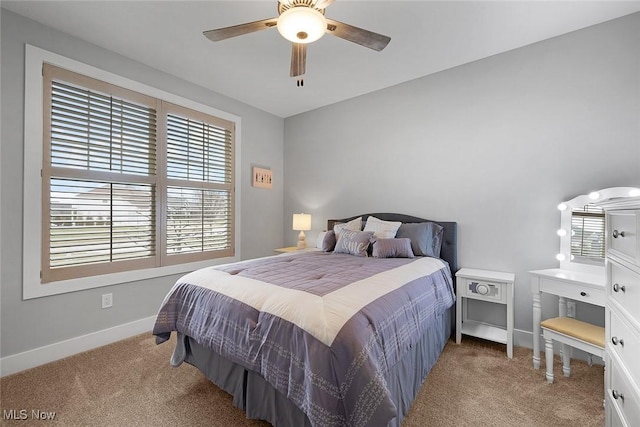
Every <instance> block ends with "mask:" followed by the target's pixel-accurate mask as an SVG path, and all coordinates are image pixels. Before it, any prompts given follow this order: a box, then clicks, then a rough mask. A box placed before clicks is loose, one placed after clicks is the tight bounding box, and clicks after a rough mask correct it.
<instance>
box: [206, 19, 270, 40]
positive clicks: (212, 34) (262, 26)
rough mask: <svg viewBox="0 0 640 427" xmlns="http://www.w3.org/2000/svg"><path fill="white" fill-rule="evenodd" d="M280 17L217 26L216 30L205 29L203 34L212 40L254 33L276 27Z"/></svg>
mask: <svg viewBox="0 0 640 427" xmlns="http://www.w3.org/2000/svg"><path fill="white" fill-rule="evenodd" d="M277 24H278V18H269V19H263V20H261V21H254V22H248V23H246V24H240V25H234V26H232V27H224V28H217V29H215V30H209V31H204V32H203V33H202V34H204V36H205V37H206V38H208V39H209V40H211V41H212V42H218V41H220V40H226V39H230V38H231V37H236V36H241V35H244V34H249V33H253V32H255V31H260V30H266V29H267V28H271V27H275V26H276V25H277Z"/></svg>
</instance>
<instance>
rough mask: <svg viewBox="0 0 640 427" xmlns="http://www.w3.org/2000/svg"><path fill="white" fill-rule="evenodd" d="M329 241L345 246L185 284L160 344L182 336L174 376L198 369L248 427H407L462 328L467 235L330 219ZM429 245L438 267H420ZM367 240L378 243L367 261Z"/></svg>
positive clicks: (435, 224)
mask: <svg viewBox="0 0 640 427" xmlns="http://www.w3.org/2000/svg"><path fill="white" fill-rule="evenodd" d="M359 218H360V222H361V223H362V224H363V225H359V224H360V223H359V222H358V221H359V220H358V219H359ZM398 223H400V224H401V226H400V227H401V228H397V229H396V230H395V231H394V230H393V225H392V226H391V230H388V229H386V228H385V227H389V224H396V225H397V224H398ZM372 227H373V228H372ZM425 227H426V228H427V229H428V230H427V231H426V232H425V231H424V230H425ZM358 228H359V229H358ZM334 229H335V232H334ZM372 229H373V230H374V231H371V230H372ZM327 230H329V231H328V232H326V233H323V237H324V239H323V242H322V245H324V244H325V243H327V242H329V243H331V238H334V239H335V242H334V245H335V247H332V248H324V249H325V250H326V251H323V250H321V249H318V250H315V251H314V250H311V251H297V252H295V253H289V254H281V255H276V256H270V257H265V258H260V259H257V260H248V261H241V262H238V263H233V264H226V265H223V266H215V267H210V268H204V269H201V270H198V271H195V272H192V273H190V274H187V275H185V276H183V277H182V278H181V279H179V280H178V281H177V282H176V284H175V285H174V287H173V288H172V289H171V291H170V292H169V293H168V294H167V296H166V298H165V300H164V301H163V303H162V305H161V307H160V310H159V312H158V316H157V318H156V323H155V325H154V329H153V334H154V335H155V336H156V342H157V343H158V344H160V343H163V342H165V341H167V340H168V339H169V337H170V334H171V333H173V332H176V333H177V342H176V347H175V348H174V352H173V355H172V358H171V362H170V363H171V365H172V366H179V365H180V364H181V363H183V362H186V363H188V364H191V365H193V366H195V367H197V368H198V369H199V370H200V371H202V373H203V374H204V375H205V376H206V377H207V378H208V379H209V380H211V381H212V382H213V383H214V384H216V385H217V386H218V387H220V388H222V389H223V390H225V391H227V392H228V393H230V394H231V395H232V396H233V404H234V405H235V406H237V407H239V408H240V409H242V410H244V411H245V413H246V415H247V417H248V418H251V419H262V420H266V421H268V422H269V423H271V424H272V425H274V426H296V427H298V426H392V427H394V426H400V425H401V423H402V419H403V418H404V416H405V415H406V414H407V412H408V410H409V408H410V405H411V402H412V401H413V399H414V398H415V396H416V394H417V392H418V391H419V389H420V387H421V385H422V382H423V381H424V379H425V378H426V376H427V374H428V373H429V371H430V369H431V367H432V366H433V365H434V364H435V362H436V360H437V359H438V357H439V355H440V353H441V352H442V349H443V348H444V345H445V343H446V341H447V340H448V339H449V337H450V335H451V332H452V328H453V325H454V322H453V318H454V317H453V316H454V307H453V304H454V302H455V296H454V289H455V287H454V283H453V280H454V276H453V275H452V274H451V273H452V272H454V273H455V271H456V270H457V247H456V246H457V224H456V223H455V222H442V221H430V220H427V219H422V218H417V217H413V216H407V215H401V214H390V213H373V214H363V215H357V216H354V217H349V218H343V219H339V220H329V221H328V224H327ZM416 230H420V231H419V232H417V231H416ZM336 233H337V237H336ZM389 233H390V234H389ZM425 233H426V234H425ZM332 234H333V237H332ZM425 235H428V236H429V238H430V239H431V240H429V241H428V245H427V246H426V249H427V254H428V255H434V254H433V253H430V252H429V251H430V250H431V248H432V247H434V246H437V247H438V248H437V249H438V250H439V254H438V257H435V256H417V255H424V254H425V252H424V249H425V246H424V243H425V240H424V239H425ZM365 237H369V240H370V241H372V242H375V243H372V245H370V246H369V247H366V248H364V249H365V250H366V254H364V253H363V252H362V250H363V246H366V245H361V244H358V243H357V242H358V239H360V240H363V239H364V238H365ZM416 239H419V241H417V240H416ZM419 244H422V247H420V245H419ZM322 245H319V246H322ZM416 245H418V246H416ZM407 246H408V247H409V248H411V249H412V250H409V249H408V248H407ZM327 249H333V251H329V250H327ZM406 251H409V252H414V253H413V254H412V255H414V256H413V257H409V256H410V255H407V254H406ZM416 254H417V255H416ZM362 255H364V256H362ZM372 255H375V257H374V256H372Z"/></svg>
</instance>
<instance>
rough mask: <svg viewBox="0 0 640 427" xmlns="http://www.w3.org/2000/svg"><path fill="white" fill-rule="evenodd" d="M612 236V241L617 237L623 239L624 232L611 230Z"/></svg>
mask: <svg viewBox="0 0 640 427" xmlns="http://www.w3.org/2000/svg"><path fill="white" fill-rule="evenodd" d="M612 236H613V238H614V239H617V238H618V236H620V237H624V231H618V230H613V233H612Z"/></svg>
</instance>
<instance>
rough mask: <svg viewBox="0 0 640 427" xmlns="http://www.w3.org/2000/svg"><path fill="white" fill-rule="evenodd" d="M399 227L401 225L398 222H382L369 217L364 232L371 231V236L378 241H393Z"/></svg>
mask: <svg viewBox="0 0 640 427" xmlns="http://www.w3.org/2000/svg"><path fill="white" fill-rule="evenodd" d="M401 225H402V223H401V222H399V221H398V222H396V221H383V220H381V219H378V218H376V217H375V216H370V217H369V218H367V223H366V225H365V226H364V231H373V235H374V236H376V237H377V238H378V239H393V238H394V237H396V233H397V232H398V228H400V226H401Z"/></svg>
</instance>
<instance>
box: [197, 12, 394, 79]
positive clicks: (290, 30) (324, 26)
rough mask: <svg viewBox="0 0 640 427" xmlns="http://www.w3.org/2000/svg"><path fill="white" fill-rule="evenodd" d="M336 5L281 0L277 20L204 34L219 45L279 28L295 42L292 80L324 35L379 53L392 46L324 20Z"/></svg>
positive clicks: (380, 37)
mask: <svg viewBox="0 0 640 427" xmlns="http://www.w3.org/2000/svg"><path fill="white" fill-rule="evenodd" d="M333 2H334V0H278V17H277V18H268V19H263V20H261V21H254V22H248V23H246V24H240V25H234V26H231V27H224V28H217V29H215V30H209V31H204V32H203V34H204V35H205V37H207V38H208V39H209V40H211V41H214V42H217V41H220V40H225V39H228V38H231V37H236V36H241V35H243V34H249V33H253V32H256V31H260V30H266V29H268V28H272V27H277V28H278V31H279V32H280V34H281V35H282V36H283V37H284V38H285V39H287V40H289V41H291V42H292V43H293V46H292V49H291V71H290V76H291V77H299V76H302V75H303V74H304V73H305V71H306V60H307V44H309V43H311V42H314V41H316V40H318V39H319V38H320V37H322V36H323V35H324V34H325V33H328V34H332V35H334V36H336V37H340V38H341V39H345V40H348V41H350V42H353V43H357V44H359V45H361V46H364V47H368V48H369V49H373V50H377V51H381V50H382V49H384V48H385V47H386V46H387V44H389V42H390V41H391V38H390V37H387V36H383V35H382V34H378V33H374V32H372V31H368V30H363V29H362V28H358V27H354V26H353V25H349V24H344V23H342V22H338V21H336V20H333V19H329V18H325V16H324V12H325V8H326V7H327V6H329V5H330V4H331V3H333ZM297 84H298V86H303V85H304V81H303V80H302V79H298V81H297Z"/></svg>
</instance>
